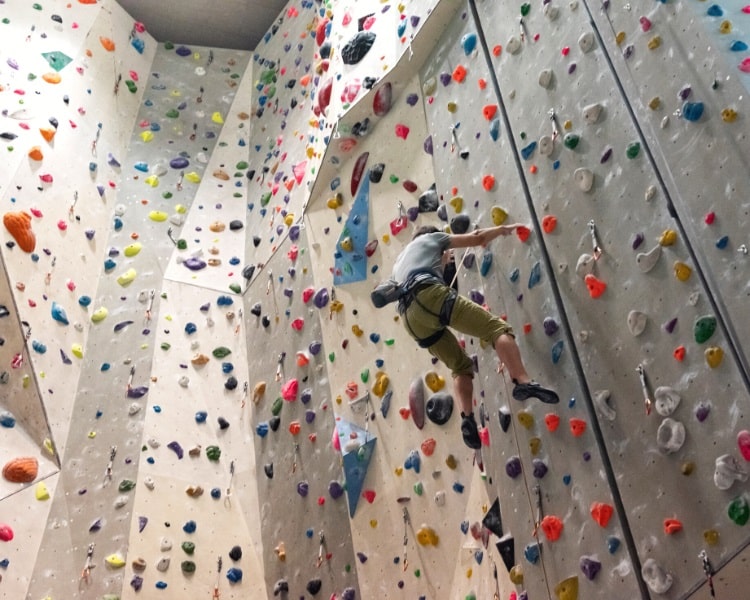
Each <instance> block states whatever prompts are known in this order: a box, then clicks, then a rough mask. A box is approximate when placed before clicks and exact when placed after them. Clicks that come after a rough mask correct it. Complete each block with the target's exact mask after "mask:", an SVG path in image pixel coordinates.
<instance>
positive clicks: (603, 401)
mask: <svg viewBox="0 0 750 600" xmlns="http://www.w3.org/2000/svg"><path fill="white" fill-rule="evenodd" d="M609 398H610V391H609V390H597V391H595V392H594V394H593V398H592V399H593V401H594V406H595V407H596V410H597V412H598V413H599V415H601V416H602V418H604V419H606V420H607V421H614V420H615V418H616V417H617V413H616V412H615V410H614V409H613V408H612V407H611V406H610V405H609Z"/></svg>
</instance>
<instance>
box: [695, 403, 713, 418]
mask: <svg viewBox="0 0 750 600" xmlns="http://www.w3.org/2000/svg"><path fill="white" fill-rule="evenodd" d="M710 412H711V405H710V404H707V403H706V402H701V403H700V404H699V405H698V406H696V407H695V418H696V419H698V422H699V423H703V421H705V420H706V419H708V415H709V413H710Z"/></svg>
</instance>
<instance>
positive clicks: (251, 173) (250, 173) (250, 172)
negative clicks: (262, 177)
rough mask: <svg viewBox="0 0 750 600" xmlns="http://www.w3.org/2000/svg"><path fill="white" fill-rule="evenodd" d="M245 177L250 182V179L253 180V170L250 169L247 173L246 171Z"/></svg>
mask: <svg viewBox="0 0 750 600" xmlns="http://www.w3.org/2000/svg"><path fill="white" fill-rule="evenodd" d="M246 175H247V178H248V179H251V180H252V179H255V169H250V170H249V171H248V172H247V173H246Z"/></svg>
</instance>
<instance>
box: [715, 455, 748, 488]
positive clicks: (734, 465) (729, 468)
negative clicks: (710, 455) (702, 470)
mask: <svg viewBox="0 0 750 600" xmlns="http://www.w3.org/2000/svg"><path fill="white" fill-rule="evenodd" d="M735 481H747V472H746V471H745V470H744V469H743V468H742V467H741V466H740V464H739V462H738V461H737V459H736V458H735V457H734V456H732V455H731V454H722V455H721V456H719V457H718V458H717V459H716V467H715V470H714V484H715V485H716V487H717V488H719V489H720V490H728V489H729V488H730V487H732V485H733V484H734V482H735Z"/></svg>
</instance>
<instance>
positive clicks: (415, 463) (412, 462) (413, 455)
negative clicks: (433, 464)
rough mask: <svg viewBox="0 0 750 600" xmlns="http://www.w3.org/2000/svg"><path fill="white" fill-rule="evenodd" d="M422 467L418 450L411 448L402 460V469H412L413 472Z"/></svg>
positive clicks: (417, 471)
mask: <svg viewBox="0 0 750 600" xmlns="http://www.w3.org/2000/svg"><path fill="white" fill-rule="evenodd" d="M421 467H422V459H421V458H420V456H419V452H417V451H416V450H412V451H411V452H409V456H407V457H406V460H405V461H404V469H414V472H415V473H419V471H420V470H421Z"/></svg>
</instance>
